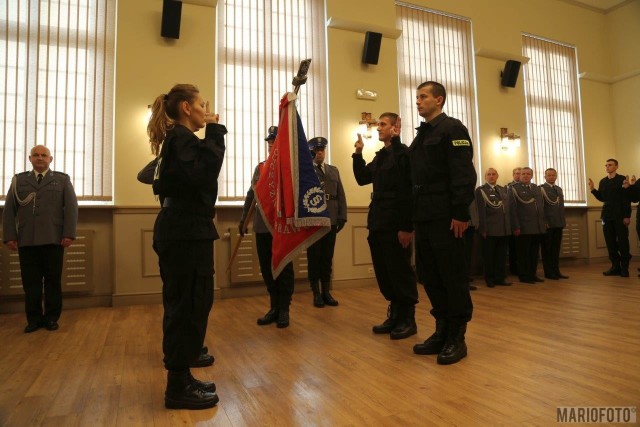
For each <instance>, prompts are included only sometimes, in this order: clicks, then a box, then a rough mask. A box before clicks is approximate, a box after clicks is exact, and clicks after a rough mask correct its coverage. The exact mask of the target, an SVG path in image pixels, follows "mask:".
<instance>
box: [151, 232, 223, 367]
mask: <svg viewBox="0 0 640 427" xmlns="http://www.w3.org/2000/svg"><path fill="white" fill-rule="evenodd" d="M153 248H154V250H155V251H156V253H157V254H158V258H159V264H160V276H161V277H162V304H163V306H164V317H163V321H162V330H163V333H164V335H163V338H162V350H163V352H164V366H165V368H166V369H167V370H170V371H181V372H184V371H186V370H188V369H189V365H190V364H191V363H192V362H193V361H194V360H195V359H197V358H198V356H199V355H200V351H201V349H202V345H203V343H204V337H205V335H206V333H207V321H208V320H209V312H210V311H211V307H212V306H213V273H214V270H213V241H211V240H169V241H156V242H154V244H153Z"/></svg>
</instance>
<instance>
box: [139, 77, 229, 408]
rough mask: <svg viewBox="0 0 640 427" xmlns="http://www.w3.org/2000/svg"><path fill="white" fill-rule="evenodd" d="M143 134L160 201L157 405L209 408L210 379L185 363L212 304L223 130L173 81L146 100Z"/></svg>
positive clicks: (190, 90)
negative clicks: (161, 374) (162, 381)
mask: <svg viewBox="0 0 640 427" xmlns="http://www.w3.org/2000/svg"><path fill="white" fill-rule="evenodd" d="M202 128H205V137H204V139H199V138H198V136H196V134H195V132H196V131H198V130H200V129H202ZM147 133H148V134H149V141H150V144H151V151H152V152H153V153H154V154H155V155H156V156H157V159H158V165H157V167H156V172H155V176H154V180H153V191H154V193H155V194H156V195H158V196H159V198H160V200H161V202H162V209H161V210H160V213H159V214H158V217H157V219H156V223H155V226H154V229H153V248H154V250H155V251H156V253H157V254H158V258H159V264H160V275H161V277H162V301H163V306H164V318H163V340H162V350H163V352H164V365H165V368H166V369H167V371H168V372H167V388H166V391H165V406H166V407H167V408H172V409H204V408H211V407H213V406H215V405H216V403H218V396H217V394H216V393H215V391H216V386H215V384H214V383H213V382H205V381H199V380H196V379H195V378H193V376H192V375H191V372H190V370H189V367H190V366H191V365H192V363H193V362H194V361H195V360H197V359H198V358H199V356H200V354H201V349H202V345H203V343H204V337H205V334H206V330H207V321H208V318H209V311H210V310H211V307H212V305H213V273H214V269H213V241H214V240H216V239H218V238H219V236H218V233H217V231H216V229H215V226H214V224H213V217H214V214H215V202H216V199H217V197H218V175H219V173H220V169H221V167H222V161H223V158H224V151H225V146H224V135H225V134H226V133H227V129H226V128H225V126H223V125H221V124H218V115H217V114H211V113H210V112H209V103H208V102H206V103H205V101H204V100H203V99H202V97H201V96H200V93H199V91H198V89H197V88H196V87H195V86H193V85H189V84H179V85H176V86H174V87H173V88H172V89H171V90H170V91H169V93H167V94H162V95H160V96H158V97H157V98H156V100H155V101H154V103H153V106H152V116H151V120H150V121H149V125H148V126H147Z"/></svg>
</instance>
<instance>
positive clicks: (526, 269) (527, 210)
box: [509, 167, 545, 285]
mask: <svg viewBox="0 0 640 427" xmlns="http://www.w3.org/2000/svg"><path fill="white" fill-rule="evenodd" d="M532 177H533V169H531V168H529V167H524V168H522V172H521V173H520V182H518V183H516V184H513V185H511V186H509V189H510V194H509V203H510V206H509V210H510V215H511V230H512V232H513V235H514V236H515V238H516V254H517V258H518V277H519V280H520V282H522V283H529V284H531V285H533V284H535V283H537V282H544V279H541V278H540V277H538V276H537V273H536V271H537V269H538V248H539V245H540V241H541V238H542V234H544V233H545V225H544V201H543V199H542V193H541V191H540V188H539V187H538V186H537V185H535V184H533V183H532V182H531V178H532Z"/></svg>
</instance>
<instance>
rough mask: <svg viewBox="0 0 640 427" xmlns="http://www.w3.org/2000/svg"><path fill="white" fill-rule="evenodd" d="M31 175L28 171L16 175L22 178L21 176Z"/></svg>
mask: <svg viewBox="0 0 640 427" xmlns="http://www.w3.org/2000/svg"><path fill="white" fill-rule="evenodd" d="M30 173H31V171H26V172H20V173H17V174H16V175H18V176H20V175H29V174H30Z"/></svg>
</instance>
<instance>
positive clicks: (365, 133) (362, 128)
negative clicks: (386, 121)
mask: <svg viewBox="0 0 640 427" xmlns="http://www.w3.org/2000/svg"><path fill="white" fill-rule="evenodd" d="M358 124H359V126H358V133H359V134H360V135H362V137H363V138H367V139H368V138H371V128H372V127H373V126H375V125H377V124H378V121H377V120H376V119H373V118H371V113H365V112H363V113H361V117H360V121H359V122H358Z"/></svg>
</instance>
